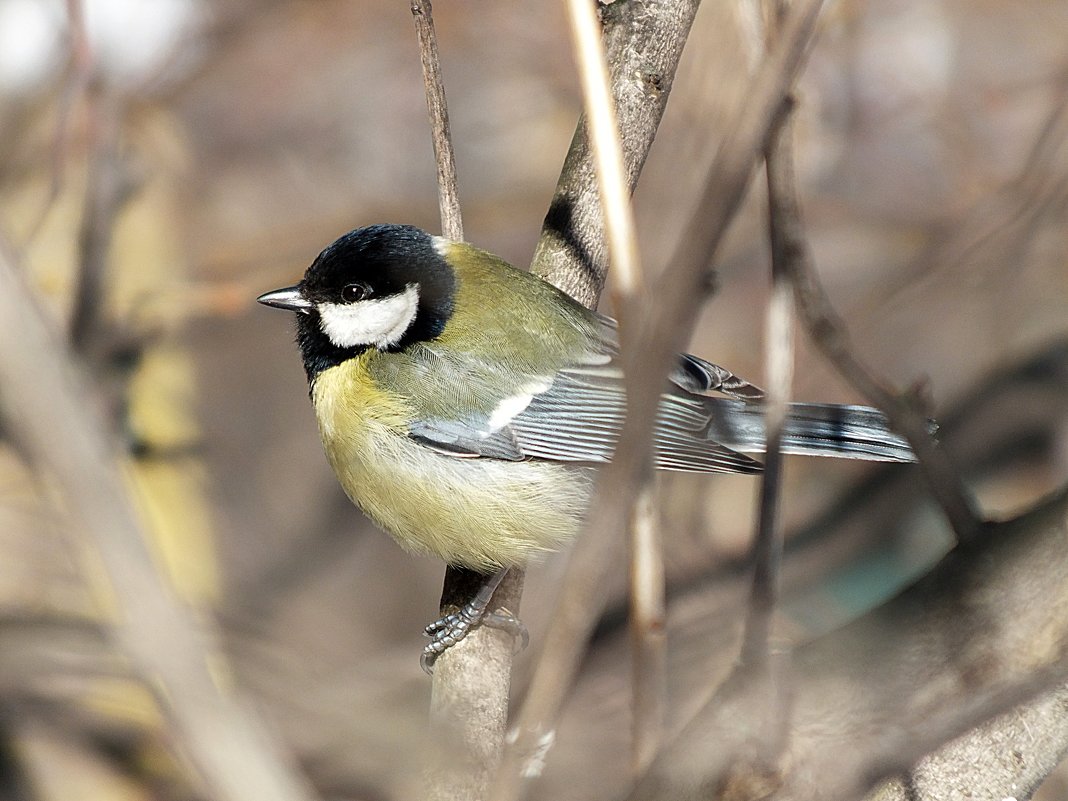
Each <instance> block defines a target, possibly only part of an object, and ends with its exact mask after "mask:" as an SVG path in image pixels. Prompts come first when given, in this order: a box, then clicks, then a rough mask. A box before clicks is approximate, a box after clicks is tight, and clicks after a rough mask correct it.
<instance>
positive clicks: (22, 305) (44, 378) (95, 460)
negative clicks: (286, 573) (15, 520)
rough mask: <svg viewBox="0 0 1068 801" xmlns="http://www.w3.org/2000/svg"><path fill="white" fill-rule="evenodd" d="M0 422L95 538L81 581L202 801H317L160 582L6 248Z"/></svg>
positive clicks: (0, 293) (105, 444)
mask: <svg viewBox="0 0 1068 801" xmlns="http://www.w3.org/2000/svg"><path fill="white" fill-rule="evenodd" d="M30 376H32V380H28V377H30ZM0 417H2V421H3V426H4V427H5V428H6V429H7V430H9V431H10V432H11V434H12V438H13V439H14V441H16V442H18V443H20V445H21V446H22V447H23V448H24V449H25V452H26V454H27V456H28V458H29V459H30V461H32V462H33V463H34V464H35V465H36V466H38V467H39V468H40V469H42V470H44V471H47V472H48V473H49V474H50V475H51V476H52V478H53V479H54V480H55V482H56V485H57V487H58V488H59V490H60V493H61V495H62V497H63V498H64V499H65V501H66V505H67V508H68V510H69V512H70V514H71V515H72V516H73V517H74V522H76V523H77V524H79V527H80V530H81V532H83V533H84V535H85V536H86V537H87V538H88V543H89V544H90V545H91V548H92V553H89V552H88V549H86V548H80V549H79V551H80V552H83V553H86V561H85V565H84V570H85V574H86V576H87V577H89V579H90V580H93V579H96V580H97V581H98V586H97V588H96V589H97V590H98V593H99V596H98V597H100V599H101V601H102V602H103V603H105V604H106V605H107V607H108V608H109V610H110V611H111V612H112V615H113V617H112V623H111V630H110V634H111V636H112V637H113V639H114V641H115V645H116V646H117V647H118V648H119V649H120V650H121V651H122V652H123V653H124V654H125V655H126V657H127V658H128V659H129V660H130V663H131V665H132V666H133V668H134V670H135V671H136V673H137V674H138V675H139V676H140V678H141V680H142V681H143V682H144V683H145V685H146V686H147V687H149V688H151V689H152V690H153V691H154V692H155V694H156V698H157V701H158V702H159V704H160V707H161V708H162V709H163V710H164V712H165V713H166V715H167V717H168V718H169V721H170V724H171V726H172V732H173V735H174V738H175V741H176V743H177V745H178V747H179V749H180V750H181V751H182V752H183V753H184V754H185V755H186V756H187V757H188V758H189V759H190V760H191V761H192V763H193V765H194V767H195V768H196V772H197V773H198V774H199V776H200V778H201V780H202V781H203V784H204V790H205V792H206V794H207V795H208V796H209V797H212V798H215V799H219V801H253V800H255V801H265V800H267V799H270V800H271V801H299V800H300V799H310V798H311V797H312V793H311V791H310V789H309V788H308V787H307V786H306V784H305V782H304V781H303V779H302V778H301V777H300V776H299V775H297V774H296V773H295V772H294V771H293V770H292V767H291V766H290V765H289V764H288V763H287V761H286V758H285V757H283V755H282V753H281V752H280V750H279V749H278V748H277V745H276V744H275V743H273V742H272V741H271V738H270V737H268V735H267V733H266V732H265V731H264V730H263V729H262V728H261V727H260V726H258V725H257V724H256V723H255V722H254V721H253V720H252V719H250V718H249V717H248V715H247V713H246V712H245V710H244V709H243V708H242V707H241V705H240V704H239V703H238V701H237V700H236V699H234V698H233V697H232V696H230V695H228V694H226V693H224V692H223V691H222V690H221V689H220V688H219V685H218V683H217V677H218V676H219V675H220V674H219V666H220V665H221V664H222V663H223V662H222V657H221V651H220V649H219V647H218V644H217V635H216V633H215V632H214V631H213V630H212V629H210V628H208V627H207V626H206V625H200V624H198V623H197V622H196V621H195V620H194V617H193V614H192V611H191V610H190V609H188V608H187V607H185V606H183V605H181V604H180V603H179V602H178V601H177V600H176V599H175V597H174V596H173V594H172V593H171V590H170V588H169V587H168V586H167V585H166V583H165V581H164V580H163V579H162V578H161V576H160V574H159V573H158V572H157V570H156V567H155V565H154V564H153V561H152V557H151V555H150V554H149V551H148V549H147V547H146V546H145V541H144V539H143V537H142V532H141V531H140V528H139V526H138V523H137V521H136V515H135V513H134V510H133V508H132V506H131V503H130V499H129V497H128V496H127V493H126V488H125V486H124V484H123V481H122V479H121V477H120V475H119V470H118V467H117V466H116V461H115V449H114V447H113V443H112V442H111V441H110V440H109V438H108V437H107V436H106V434H105V432H107V431H108V430H109V426H108V425H107V423H106V422H105V421H104V420H103V419H102V416H101V415H100V414H99V411H98V410H97V408H96V407H95V406H94V404H93V402H92V401H91V400H90V394H89V393H88V392H87V391H86V388H85V386H84V383H83V380H82V379H81V377H80V375H79V374H78V373H77V371H76V369H75V367H74V365H73V364H72V363H71V360H70V358H69V356H67V354H66V351H65V349H64V348H63V346H62V345H60V343H59V342H58V341H57V339H56V337H55V335H54V332H52V331H50V330H49V327H48V324H47V323H46V321H45V318H44V316H43V315H42V313H41V311H40V310H39V309H38V307H37V304H36V302H35V301H34V298H33V296H32V294H31V293H30V291H29V289H28V287H27V286H26V284H25V282H24V280H23V278H22V276H21V275H20V273H19V271H18V270H17V269H16V267H15V264H14V262H13V260H12V259H11V257H10V255H9V253H8V251H7V250H6V246H0ZM101 567H103V569H104V573H103V574H102V573H101ZM105 576H106V579H105V578H104V577H105Z"/></svg>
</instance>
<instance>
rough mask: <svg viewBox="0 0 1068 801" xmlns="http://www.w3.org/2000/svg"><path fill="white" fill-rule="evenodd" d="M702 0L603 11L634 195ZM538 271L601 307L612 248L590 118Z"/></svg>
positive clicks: (538, 257)
mask: <svg viewBox="0 0 1068 801" xmlns="http://www.w3.org/2000/svg"><path fill="white" fill-rule="evenodd" d="M699 4H700V3H699V0H630V1H629V2H626V3H612V4H610V5H605V6H602V7H601V13H602V15H603V23H604V42H605V50H606V51H607V53H608V58H607V61H608V65H609V73H610V76H611V79H612V98H613V101H614V104H615V109H616V117H617V122H618V124H619V131H620V133H621V135H622V144H623V163H624V168H625V170H626V175H627V186H628V189H629V191H631V192H633V191H634V187H635V186H636V185H637V183H638V177H639V176H640V175H641V171H642V167H643V166H644V164H645V159H646V156H648V155H649V149H650V148H651V147H652V144H653V139H654V137H655V136H656V131H657V127H658V126H659V125H660V119H661V117H662V116H663V114H664V109H665V108H666V107H667V101H668V96H669V94H670V92H671V87H672V84H673V83H674V80H675V70H676V69H677V67H678V63H679V59H680V58H681V57H682V48H683V46H684V45H685V44H686V37H687V35H688V34H689V32H690V25H691V24H692V23H693V18H694V15H695V14H696V13H697V7H698V5H699ZM531 270H532V271H533V272H535V273H537V274H538V275H540V276H541V277H543V278H545V279H547V280H548V281H551V282H552V283H554V284H556V285H557V286H558V287H560V288H561V289H563V290H564V291H565V292H567V293H568V294H569V295H571V297H573V298H575V299H576V300H578V301H579V302H580V303H583V304H585V305H586V306H590V307H591V308H592V307H595V306H596V305H597V300H598V298H599V297H600V294H601V289H602V288H603V287H604V281H605V277H606V276H607V274H608V246H607V240H606V238H605V223H604V218H603V217H602V215H601V204H600V197H599V191H598V188H597V176H596V173H595V171H594V167H593V157H592V152H591V149H590V142H589V138H588V137H587V135H586V119H585V116H583V117H582V119H580V120H579V124H578V126H577V127H576V129H575V135H574V137H573V138H572V140H571V147H570V149H569V150H568V153H567V157H566V159H565V160H564V166H563V169H562V170H561V173H560V179H559V181H558V182H557V185H556V191H555V192H554V194H553V199H552V203H551V204H550V206H549V212H548V214H547V215H546V216H545V223H544V224H543V226H542V229H541V238H540V239H539V240H538V246H537V249H536V250H535V252H534V258H533V261H532V264H531Z"/></svg>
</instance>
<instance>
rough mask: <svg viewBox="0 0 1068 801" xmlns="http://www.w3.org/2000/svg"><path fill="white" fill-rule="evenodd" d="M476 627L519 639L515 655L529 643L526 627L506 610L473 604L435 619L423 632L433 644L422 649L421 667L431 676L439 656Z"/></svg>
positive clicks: (428, 644)
mask: <svg viewBox="0 0 1068 801" xmlns="http://www.w3.org/2000/svg"><path fill="white" fill-rule="evenodd" d="M476 626H489V627H490V628H494V629H500V630H501V631H504V632H506V633H508V634H511V635H512V636H513V637H517V638H519V640H520V646H519V648H518V649H517V651H516V653H518V652H519V651H522V650H523V649H524V648H526V647H527V645H528V644H529V643H530V634H529V633H528V632H527V627H526V626H524V625H523V623H522V622H521V621H520V620H519V618H517V617H516V616H515V615H513V614H512V613H511V612H509V611H508V610H507V609H501V610H499V611H497V612H487V611H486V608H485V607H484V606H481V605H480V604H477V603H475V602H472V603H468V604H465V605H464V606H463V607H462V608H461V609H460V610H459V611H457V612H452V613H450V614H448V615H445V616H444V617H443V618H441V619H439V620H435V621H434V622H433V623H431V624H430V625H429V626H427V627H426V628H425V629H423V633H424V634H425V635H426V636H427V637H430V642H428V643H427V644H426V646H424V648H423V653H422V655H421V656H420V657H419V666H420V667H421V668H422V669H423V671H424V672H425V673H427V674H428V675H429V674H432V673H433V672H434V663H435V662H436V661H437V659H438V657H439V656H441V655H442V654H443V653H445V651H447V650H448V649H449V648H452V646H454V645H456V643H458V642H460V640H462V639H464V638H465V637H466V636H467V635H468V634H470V633H471V630H472V629H473V628H475V627H476Z"/></svg>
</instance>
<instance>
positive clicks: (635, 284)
mask: <svg viewBox="0 0 1068 801" xmlns="http://www.w3.org/2000/svg"><path fill="white" fill-rule="evenodd" d="M567 6H568V17H569V19H570V22H571V32H572V39H573V41H574V49H575V56H576V61H577V62H578V66H579V78H580V80H581V83H582V96H583V100H584V104H585V113H586V121H587V126H588V131H587V133H588V136H589V139H590V144H591V146H592V150H593V157H594V162H595V164H596V175H597V184H598V190H599V195H600V199H601V208H602V211H603V214H604V222H605V228H606V230H607V234H608V253H609V258H610V262H611V267H612V271H613V274H614V275H615V276H616V279H617V280H616V286H617V289H616V292H615V298H614V300H615V308H616V310H617V311H618V313H619V315H620V317H621V318H622V325H621V326H620V344H621V347H622V348H623V349H624V350H626V351H632V352H634V353H636V352H637V349H638V348H640V347H641V345H640V342H639V341H638V340H636V339H635V338H634V334H635V332H636V325H637V321H638V319H639V313H640V309H641V304H643V303H644V302H645V291H644V290H645V287H644V278H643V276H642V271H641V263H640V260H639V257H638V243H637V238H636V236H635V233H634V216H633V212H632V210H631V205H630V188H629V187H628V185H627V180H626V174H625V168H624V164H623V147H622V142H621V136H620V132H619V124H618V121H617V119H616V110H615V106H614V104H613V102H612V86H611V78H610V76H609V74H608V63H607V61H606V57H605V50H604V42H603V41H602V38H601V31H600V26H599V24H598V20H597V15H596V11H595V8H594V6H593V5H592V4H590V3H589V2H588V0H569V2H568V4H567ZM625 379H626V382H627V394H628V396H629V395H630V394H631V393H632V392H634V391H635V388H636V387H639V386H640V383H641V376H635V375H630V374H628V375H626V376H625ZM644 462H645V464H644V465H643V467H642V471H643V473H644V476H645V479H644V483H643V484H642V486H641V487H639V488H638V489H637V492H635V493H634V495H633V496H631V497H632V498H633V500H630V501H628V500H624V501H623V503H624V504H630V505H631V510H630V512H629V518H630V540H629V542H630V618H631V639H632V665H633V691H632V701H633V710H634V714H633V720H632V724H631V730H632V732H633V737H632V743H631V747H632V761H633V766H634V773H635V775H640V774H641V772H642V771H643V770H644V769H645V767H646V766H647V765H648V764H649V762H650V761H652V758H653V756H654V755H655V754H656V751H657V749H658V748H659V747H660V738H661V737H662V736H663V728H664V717H665V711H664V710H665V706H666V704H667V672H666V668H667V651H666V647H667V642H666V637H665V634H664V557H663V549H662V543H661V540H660V536H659V533H660V532H659V528H658V526H657V519H656V504H655V492H654V489H653V478H652V449H651V448H647V449H646V451H645V455H644Z"/></svg>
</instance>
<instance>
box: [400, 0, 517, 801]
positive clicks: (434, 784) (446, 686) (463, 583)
mask: <svg viewBox="0 0 1068 801" xmlns="http://www.w3.org/2000/svg"><path fill="white" fill-rule="evenodd" d="M411 11H412V17H413V18H414V19H415V27H416V31H417V33H418V35H419V55H420V60H421V61H422V64H423V83H424V86H425V89H426V105H427V111H428V113H429V115H430V129H431V136H432V139H433V142H434V159H435V161H436V163H437V168H438V206H439V210H440V212H441V232H442V235H443V236H445V237H446V238H447V239H450V240H452V241H454V242H460V241H462V240H463V238H464V230H463V220H462V217H461V213H460V197H459V193H458V191H457V186H456V159H455V156H454V153H453V147H452V135H451V133H450V130H449V110H448V105H447V103H446V100H445V84H444V81H443V80H442V77H441V64H440V60H439V57H438V43H437V36H436V34H435V31H434V16H433V9H432V7H431V3H430V0H412V3H411ZM469 579H470V576H469V575H468V572H467V571H463V570H460V569H458V568H454V567H452V566H451V565H450V566H447V567H446V569H445V580H444V587H443V590H442V604H441V612H442V614H445V613H446V612H449V611H452V610H451V608H450V606H451V604H452V601H453V599H454V596H458V595H459V590H460V589H461V588H465V587H468V586H469V585H470V581H469ZM481 580H483V581H484V580H485V577H481ZM522 593H523V571H522V570H521V569H518V568H516V569H513V570H511V571H509V575H508V576H506V578H505V580H504V581H503V582H502V583H501V585H500V586H499V587H498V588H497V590H496V592H495V594H494V600H495V603H496V604H497V605H499V606H503V607H505V608H507V609H508V610H509V611H510V612H511V613H512V614H518V613H519V603H520V600H521V598H522ZM468 600H470V598H469V597H463V598H459V597H457V598H456V601H457V605H458V606H462V605H463V604H464V603H466V602H467V601H468ZM512 649H513V642H512V637H511V636H509V635H506V634H505V633H503V632H501V631H494V630H492V629H489V628H486V627H481V628H478V629H475V630H474V631H473V632H471V634H470V635H469V636H468V637H466V638H465V639H464V640H463V641H462V642H461V643H459V644H458V645H456V646H455V647H453V648H450V649H448V650H447V651H446V652H445V653H444V654H442V655H441V656H440V657H439V658H438V659H437V661H436V662H435V671H434V678H433V685H432V692H431V701H430V719H431V723H432V725H433V727H434V733H435V740H436V742H437V743H438V744H439V745H448V747H447V748H443V749H442V750H441V752H440V754H441V759H440V761H439V764H437V765H435V766H434V767H433V768H432V769H431V770H430V771H428V773H427V795H428V798H430V799H431V801H453V800H454V799H455V801H461V799H463V800H464V801H470V800H472V799H479V798H484V797H485V795H486V792H487V790H488V788H489V783H490V781H491V779H492V776H493V773H494V771H495V770H496V768H497V765H498V763H499V761H500V755H501V750H502V748H503V747H504V731H505V724H506V722H507V720H508V698H509V690H510V686H511V674H512Z"/></svg>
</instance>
